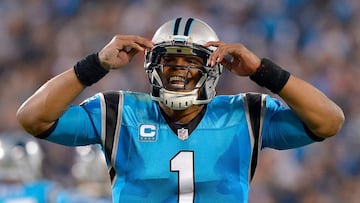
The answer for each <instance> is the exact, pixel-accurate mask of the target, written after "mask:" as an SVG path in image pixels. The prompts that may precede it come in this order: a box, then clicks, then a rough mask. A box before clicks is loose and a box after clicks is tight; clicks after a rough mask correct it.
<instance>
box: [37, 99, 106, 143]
mask: <svg viewBox="0 0 360 203" xmlns="http://www.w3.org/2000/svg"><path fill="white" fill-rule="evenodd" d="M100 132H101V107H100V98H99V94H97V95H95V96H93V97H91V98H88V99H86V100H85V101H84V102H82V103H81V104H80V105H72V106H70V107H69V108H68V109H67V110H66V111H65V113H64V114H63V115H62V116H61V117H60V118H59V120H58V121H57V124H56V127H55V128H54V130H53V131H52V132H51V133H50V134H49V136H47V137H46V138H44V139H46V140H48V141H51V142H54V143H57V144H61V145H66V146H81V145H88V144H99V143H101V136H100Z"/></svg>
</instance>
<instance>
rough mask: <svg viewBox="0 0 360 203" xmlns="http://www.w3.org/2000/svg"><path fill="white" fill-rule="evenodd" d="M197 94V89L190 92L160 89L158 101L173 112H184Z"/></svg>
mask: <svg viewBox="0 0 360 203" xmlns="http://www.w3.org/2000/svg"><path fill="white" fill-rule="evenodd" d="M197 94H198V89H194V90H192V91H191V92H177V91H169V90H166V89H164V88H162V89H161V90H160V98H158V100H159V101H161V102H162V103H164V104H165V105H166V106H167V107H169V108H171V109H173V110H184V109H187V108H189V107H190V106H192V105H193V104H194V101H195V100H196V99H197Z"/></svg>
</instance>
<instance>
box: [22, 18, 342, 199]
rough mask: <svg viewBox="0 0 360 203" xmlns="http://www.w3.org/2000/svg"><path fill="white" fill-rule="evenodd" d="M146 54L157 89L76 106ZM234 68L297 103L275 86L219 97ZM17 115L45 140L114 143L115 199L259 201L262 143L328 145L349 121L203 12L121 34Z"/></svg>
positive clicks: (110, 157)
mask: <svg viewBox="0 0 360 203" xmlns="http://www.w3.org/2000/svg"><path fill="white" fill-rule="evenodd" d="M234 34H236V33H234ZM138 53H143V54H145V65H144V66H145V72H146V74H147V75H148V78H149V82H150V84H151V87H152V89H151V92H150V94H148V93H139V92H130V91H121V90H119V91H107V92H102V93H98V94H96V95H94V96H93V97H90V98H89V99H87V100H85V101H84V102H82V103H81V104H80V105H71V104H72V103H73V101H74V100H75V98H77V96H78V95H79V94H80V93H81V92H82V91H83V90H84V89H85V88H86V87H87V86H90V85H93V84H94V83H96V82H97V81H99V80H100V79H101V78H102V77H103V76H105V75H106V74H107V73H109V72H110V70H111V69H120V68H123V67H126V65H127V64H128V63H130V61H131V59H132V58H133V57H134V56H135V55H136V54H138ZM223 67H225V68H226V69H228V70H229V71H230V72H232V73H234V74H236V75H238V76H243V77H248V78H250V79H251V80H252V81H254V82H255V83H257V84H259V85H260V86H263V87H266V88H267V89H269V90H271V91H272V92H273V93H274V94H278V95H279V96H280V97H281V98H282V99H283V100H284V101H285V102H286V104H284V103H282V102H281V101H279V100H277V99H274V98H272V97H271V96H270V95H266V94H256V93H240V94H236V95H223V96H215V88H216V85H217V83H218V81H219V79H220V75H221V74H222V71H223ZM239 79H240V78H239ZM129 80H135V78H130V79H129ZM17 118H18V120H19V122H20V123H21V125H22V126H23V127H24V128H25V130H27V131H28V132H30V133H31V134H33V135H35V136H36V137H38V138H41V139H46V140H48V141H51V142H55V143H59V144H63V145H67V146H78V145H89V144H100V145H102V147H103V148H104V152H105V156H106V160H107V165H108V169H109V174H110V179H111V185H112V198H113V202H213V201H215V200H216V202H247V201H248V192H249V185H250V182H251V180H252V178H253V175H254V172H255V168H256V165H257V158H258V155H259V152H260V150H261V149H262V148H266V147H269V148H274V149H291V148H296V147H301V146H304V145H307V144H310V143H313V142H317V141H322V140H324V139H326V138H328V137H331V136H334V135H335V134H336V133H337V132H338V131H339V129H340V128H341V126H342V124H343V121H344V115H343V112H342V110H341V109H340V108H339V107H338V106H337V105H336V104H335V103H334V102H333V101H331V100H330V99H329V98H327V97H326V96H325V95H324V94H323V93H322V92H320V91H319V90H318V89H317V88H315V87H314V86H312V85H311V84H309V83H307V82H306V81H304V80H302V79H300V78H298V77H296V76H294V75H292V74H290V73H289V72H288V71H286V70H285V69H283V68H281V67H280V66H279V65H277V64H276V63H274V62H273V61H271V60H270V59H267V58H259V57H258V56H257V55H256V54H254V53H253V52H251V51H250V50H248V49H247V48H246V47H245V46H244V45H242V44H240V43H235V44H228V43H225V42H222V41H219V39H218V37H217V35H216V33H215V32H214V30H213V29H212V28H211V27H210V26H209V25H208V24H206V23H205V22H203V21H201V20H199V19H196V18H177V19H174V20H170V21H168V22H166V23H164V24H163V25H162V26H161V27H160V28H159V29H158V30H157V31H156V32H155V34H154V36H153V38H152V40H148V39H146V38H144V37H140V36H132V35H117V36H115V37H114V38H113V39H112V40H111V41H110V42H109V43H108V44H107V45H106V46H105V47H104V48H103V49H102V50H101V51H100V52H98V53H95V54H90V55H88V56H87V57H86V58H84V59H83V60H80V61H79V62H78V63H77V64H76V65H75V66H74V67H73V68H71V69H69V70H67V71H66V72H64V73H62V74H60V75H58V76H56V77H54V78H53V79H51V80H50V81H48V82H46V84H44V85H43V86H42V87H41V88H40V89H39V90H38V91H37V92H36V93H34V95H32V96H31V97H30V98H29V99H28V100H27V101H25V102H24V104H23V105H22V106H21V107H20V108H19V110H18V112H17Z"/></svg>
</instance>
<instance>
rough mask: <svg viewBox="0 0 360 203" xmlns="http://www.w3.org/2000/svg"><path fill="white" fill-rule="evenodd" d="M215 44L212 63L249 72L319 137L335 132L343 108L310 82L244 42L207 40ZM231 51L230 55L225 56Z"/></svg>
mask: <svg viewBox="0 0 360 203" xmlns="http://www.w3.org/2000/svg"><path fill="white" fill-rule="evenodd" d="M206 46H216V47H218V48H217V50H216V51H215V52H214V53H213V54H212V56H211V58H210V63H211V65H214V64H215V63H217V62H219V63H222V64H223V65H224V67H226V68H227V69H229V70H230V71H231V72H233V73H234V74H237V75H239V76H250V78H251V79H252V80H253V81H255V82H256V83H258V84H259V85H261V86H264V87H266V88H268V89H270V90H271V91H272V92H274V93H276V94H278V95H279V96H280V97H281V98H282V99H283V100H284V101H285V102H286V103H287V104H288V105H289V106H290V108H291V109H292V110H293V111H294V112H295V113H296V114H297V115H298V116H299V118H300V119H301V120H302V121H303V122H304V123H305V125H306V126H307V127H308V128H309V129H310V130H311V131H312V133H314V134H315V135H317V136H318V137H322V138H327V137H331V136H333V135H335V134H336V133H337V132H338V131H339V130H340V128H341V126H342V124H343V122H344V120H345V118H344V114H343V111H342V110H341V108H340V107H339V106H338V105H336V104H335V103H334V102H333V101H332V100H330V99H329V98H328V97H327V96H326V95H324V94H323V93H322V92H321V91H320V90H318V89H317V88H315V87H314V86H312V85H311V84H309V83H308V82H306V81H304V80H302V79H300V78H297V77H296V76H293V75H290V73H288V72H287V71H285V70H283V69H281V68H280V67H279V66H277V65H276V64H274V63H273V62H271V61H270V60H267V59H260V58H259V57H258V56H256V55H255V54H254V53H252V52H251V51H249V50H248V49H247V48H246V47H244V46H243V45H242V44H226V43H224V42H208V43H207V44H206ZM226 55H230V56H231V59H230V60H228V59H226V57H225V56H226Z"/></svg>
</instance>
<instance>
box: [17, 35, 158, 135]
mask: <svg viewBox="0 0 360 203" xmlns="http://www.w3.org/2000/svg"><path fill="white" fill-rule="evenodd" d="M152 46H153V44H152V42H151V41H149V40H147V39H145V38H142V37H138V36H127V35H126V36H124V35H118V36H115V37H114V38H113V39H112V40H111V41H110V42H109V43H108V44H107V45H106V46H105V47H104V48H103V49H102V50H101V51H100V52H99V53H98V54H92V55H89V56H88V57H86V58H85V59H83V60H81V61H80V62H79V63H77V64H76V65H75V68H71V69H69V70H67V71H65V72H64V73H62V74H59V75H57V76H56V77H54V78H52V79H51V80H49V81H47V82H46V83H45V84H44V85H43V86H42V87H40V88H39V89H38V90H37V91H36V92H35V93H34V94H33V95H32V96H31V97H29V98H28V99H27V100H26V101H25V102H24V103H23V104H22V105H21V106H20V108H19V109H18V111H17V114H16V116H17V119H18V121H19V123H20V124H21V126H22V127H23V128H24V129H25V130H26V131H27V132H29V133H30V134H32V135H35V136H36V135H39V134H41V133H42V132H44V131H46V130H47V129H49V128H50V127H51V126H52V125H53V124H54V122H55V121H56V120H57V119H58V118H59V117H60V116H61V115H62V114H63V113H64V112H65V111H66V109H67V108H68V107H69V105H70V104H71V103H72V102H73V101H74V100H75V99H76V97H77V96H78V95H79V94H80V93H81V92H82V91H83V90H84V89H85V88H86V87H87V86H89V85H91V84H93V83H95V82H97V81H98V80H100V79H101V78H102V77H103V76H104V75H105V74H106V73H107V72H108V71H109V70H110V69H117V68H121V67H124V66H125V65H127V64H128V63H129V62H130V61H131V59H132V58H133V56H134V55H135V54H137V53H138V52H143V51H144V50H145V49H149V48H151V47H152Z"/></svg>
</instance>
